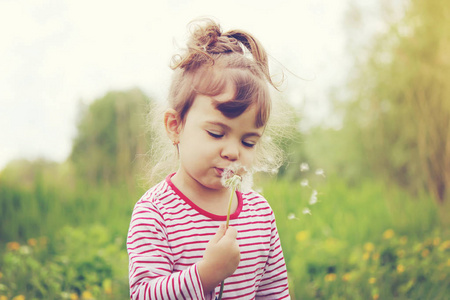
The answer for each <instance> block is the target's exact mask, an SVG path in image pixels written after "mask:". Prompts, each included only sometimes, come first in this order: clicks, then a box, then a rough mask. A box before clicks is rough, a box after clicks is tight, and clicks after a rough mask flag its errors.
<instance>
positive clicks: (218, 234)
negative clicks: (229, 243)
mask: <svg viewBox="0 0 450 300" xmlns="http://www.w3.org/2000/svg"><path fill="white" fill-rule="evenodd" d="M226 231H227V229H226V228H225V224H220V226H219V229H218V230H217V232H216V234H215V235H214V236H213V237H212V238H211V240H210V241H209V242H210V243H214V244H217V243H218V242H219V241H220V239H221V238H222V237H223V236H224V235H225V232H226Z"/></svg>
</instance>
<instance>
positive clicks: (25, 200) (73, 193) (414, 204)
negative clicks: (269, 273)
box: [0, 177, 450, 300]
mask: <svg viewBox="0 0 450 300" xmlns="http://www.w3.org/2000/svg"><path fill="white" fill-rule="evenodd" d="M52 179H53V178H48V177H45V178H41V179H39V180H35V181H34V182H33V183H32V184H31V185H26V186H24V185H17V184H13V183H11V182H5V181H3V182H0V208H1V211H0V218H1V223H0V225H1V227H0V234H1V235H0V296H6V298H5V299H13V297H15V296H17V295H24V296H25V297H26V299H33V298H36V299H61V298H62V299H64V298H65V299H76V297H79V298H80V299H81V298H82V296H83V295H84V298H86V299H87V298H89V295H93V297H95V298H96V299H126V298H127V295H128V286H127V283H128V277H127V255H126V247H125V238H126V233H127V230H128V224H129V220H130V216H131V211H132V208H133V206H134V204H135V202H136V201H137V200H138V199H139V197H140V196H141V194H142V193H143V192H144V191H143V190H142V189H129V188H127V187H126V186H103V187H101V188H100V187H97V188H94V187H92V186H89V185H82V184H73V183H68V182H61V181H57V182H54V181H52ZM310 184H311V185H312V187H313V188H316V189H317V191H318V200H319V202H318V203H316V204H314V205H309V204H308V200H309V197H310V195H311V192H312V188H311V187H302V186H301V185H300V182H288V181H286V180H277V179H273V178H272V179H269V180H267V179H266V180H264V182H263V184H261V185H262V186H264V189H263V191H262V193H263V194H264V196H265V197H266V198H267V199H268V200H269V202H270V204H271V206H272V208H273V210H274V212H275V215H276V218H277V226H278V231H279V234H280V237H281V242H282V246H283V251H284V254H285V258H286V263H287V268H288V272H289V279H290V286H291V295H292V298H293V299H377V298H379V299H445V297H446V295H448V294H449V293H450V287H449V285H448V282H450V242H449V239H450V233H449V230H448V227H445V226H443V225H442V224H441V221H440V218H439V215H445V214H441V212H440V209H442V208H440V207H438V206H437V205H436V204H435V203H434V202H433V201H432V199H431V197H428V196H427V195H418V196H415V197H412V196H410V195H408V194H407V193H405V192H403V191H402V190H401V189H399V188H397V187H387V186H386V185H384V184H382V183H379V182H371V181H364V182H361V183H360V184H359V185H357V186H348V185H346V184H345V182H343V181H342V180H340V179H339V178H327V179H323V180H319V181H317V180H316V181H314V182H312V183H310ZM313 184H314V185H313ZM305 207H309V209H310V210H311V215H309V214H306V215H305V214H303V213H302V211H303V209H304V208H305ZM290 214H294V215H295V219H292V218H288V216H289V215H290ZM1 299H2V300H3V298H1Z"/></svg>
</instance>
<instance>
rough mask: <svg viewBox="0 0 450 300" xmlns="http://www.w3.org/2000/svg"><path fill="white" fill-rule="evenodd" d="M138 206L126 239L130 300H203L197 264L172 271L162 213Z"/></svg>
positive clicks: (171, 258) (171, 255) (151, 206)
mask: <svg viewBox="0 0 450 300" xmlns="http://www.w3.org/2000/svg"><path fill="white" fill-rule="evenodd" d="M144 203H145V205H143V203H142V202H141V203H138V204H137V205H136V206H135V208H134V211H133V215H132V219H131V224H130V228H129V232H128V238H127V249H128V255H129V279H130V294H131V295H130V296H131V299H141V300H142V299H205V297H204V293H203V287H202V285H201V281H200V276H199V274H198V271H197V265H196V264H193V265H191V266H190V267H189V268H187V269H185V270H182V271H177V272H173V266H174V261H173V254H172V250H171V247H170V246H169V243H168V237H167V232H166V227H165V222H164V218H163V216H162V214H161V213H160V212H159V210H158V209H157V207H155V206H154V205H153V204H152V203H149V202H144Z"/></svg>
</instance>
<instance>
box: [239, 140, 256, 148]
mask: <svg viewBox="0 0 450 300" xmlns="http://www.w3.org/2000/svg"><path fill="white" fill-rule="evenodd" d="M242 145H244V146H245V147H247V148H253V147H254V146H255V145H256V143H253V142H246V141H242Z"/></svg>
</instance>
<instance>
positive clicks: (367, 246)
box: [364, 242, 375, 252]
mask: <svg viewBox="0 0 450 300" xmlns="http://www.w3.org/2000/svg"><path fill="white" fill-rule="evenodd" d="M373 249H375V246H374V244H372V243H370V242H369V243H365V244H364V250H365V251H367V252H372V251H373Z"/></svg>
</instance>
